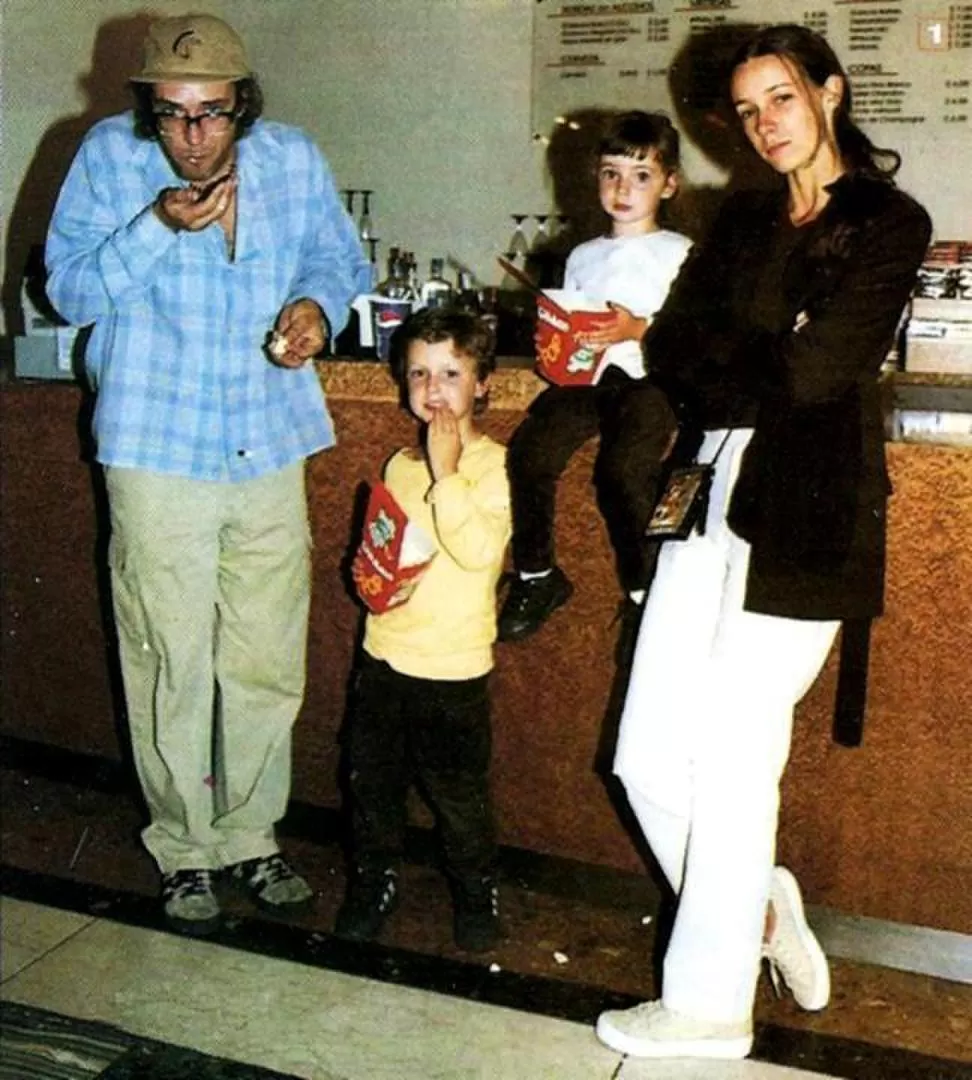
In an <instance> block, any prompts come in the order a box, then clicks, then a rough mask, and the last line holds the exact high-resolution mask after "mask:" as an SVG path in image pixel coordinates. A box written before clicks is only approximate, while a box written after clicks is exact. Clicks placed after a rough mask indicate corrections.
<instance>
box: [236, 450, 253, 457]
mask: <svg viewBox="0 0 972 1080" xmlns="http://www.w3.org/2000/svg"><path fill="white" fill-rule="evenodd" d="M236 456H237V457H242V458H247V457H249V456H250V451H249V450H237V451H236Z"/></svg>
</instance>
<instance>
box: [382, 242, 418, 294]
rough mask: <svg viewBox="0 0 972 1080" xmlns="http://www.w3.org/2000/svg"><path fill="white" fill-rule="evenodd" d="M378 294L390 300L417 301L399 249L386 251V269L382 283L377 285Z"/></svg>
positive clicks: (393, 248) (404, 259)
mask: <svg viewBox="0 0 972 1080" xmlns="http://www.w3.org/2000/svg"><path fill="white" fill-rule="evenodd" d="M378 293H379V295H381V296H387V297H388V298H389V299H390V300H409V301H415V300H417V299H418V296H417V295H416V292H415V289H414V287H413V286H412V283H411V282H410V281H409V273H408V264H407V261H406V258H405V255H403V254H402V252H401V249H399V248H397V247H392V248H389V249H388V269H387V272H386V275H385V278H384V280H383V281H381V282H380V283H379V285H378Z"/></svg>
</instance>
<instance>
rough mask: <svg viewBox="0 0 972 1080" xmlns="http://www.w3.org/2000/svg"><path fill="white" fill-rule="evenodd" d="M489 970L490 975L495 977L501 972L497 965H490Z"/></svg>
mask: <svg viewBox="0 0 972 1080" xmlns="http://www.w3.org/2000/svg"><path fill="white" fill-rule="evenodd" d="M489 970H490V973H491V974H493V975H496V974H498V973H499V972H500V971H502V970H503V969H502V968H501V967H500V966H499V964H490V965H489Z"/></svg>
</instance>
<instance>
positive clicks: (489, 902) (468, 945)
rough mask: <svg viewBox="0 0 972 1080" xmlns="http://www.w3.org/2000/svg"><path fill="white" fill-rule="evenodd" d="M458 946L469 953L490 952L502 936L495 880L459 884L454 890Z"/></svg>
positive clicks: (486, 879) (455, 928) (488, 878)
mask: <svg viewBox="0 0 972 1080" xmlns="http://www.w3.org/2000/svg"><path fill="white" fill-rule="evenodd" d="M454 895H455V923H454V927H453V931H454V937H455V941H456V944H457V945H458V946H459V948H460V949H462V950H464V951H465V952H488V951H489V950H490V949H492V948H495V947H496V945H498V944H499V941H500V938H501V936H502V933H501V929H500V915H499V888H498V887H497V885H496V881H495V879H494V878H491V877H484V878H479V879H478V880H475V881H463V882H457V883H456V885H455V887H454Z"/></svg>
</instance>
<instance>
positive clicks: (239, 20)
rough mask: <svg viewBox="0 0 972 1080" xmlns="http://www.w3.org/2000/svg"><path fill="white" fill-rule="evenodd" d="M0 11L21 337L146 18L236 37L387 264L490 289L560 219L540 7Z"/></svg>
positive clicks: (11, 278)
mask: <svg viewBox="0 0 972 1080" xmlns="http://www.w3.org/2000/svg"><path fill="white" fill-rule="evenodd" d="M0 4H2V6H0V38H2V42H0V46H2V51H0V62H2V84H3V98H2V108H3V115H2V133H3V143H2V153H0V216H2V219H3V222H4V226H5V230H6V234H7V237H6V243H5V251H4V254H3V260H4V261H3V265H4V268H5V269H4V276H5V283H4V313H5V316H6V321H7V322H10V323H12V326H13V327H14V328H15V327H16V325H17V321H18V320H17V318H15V317H14V313H15V312H16V310H17V306H18V298H17V295H18V287H19V276H20V273H21V267H22V265H23V261H24V257H25V255H26V252H27V249H28V248H29V246H30V244H31V243H36V242H39V241H41V240H42V239H43V236H44V232H45V228H46V223H47V219H48V216H49V213H50V209H51V207H52V205H53V200H54V197H55V195H56V192H57V188H58V186H59V184H60V180H61V178H62V176H63V173H64V171H65V169H66V168H67V165H68V162H69V161H70V159H71V157H72V155H73V153H74V150H75V149H76V147H77V144H78V141H79V139H80V137H81V135H82V134H83V132H84V131H85V130H86V129H87V128H88V127H89V126H90V124H91V123H92V122H93V121H94V119H96V118H98V117H101V116H105V115H107V114H109V113H111V112H115V111H117V110H118V109H120V108H122V107H124V105H125V104H126V102H127V90H126V85H125V79H126V76H127V75H128V73H130V72H131V70H133V68H134V66H135V62H136V61H135V56H136V53H137V48H136V46H137V43H138V42H139V41H140V40H141V37H142V28H143V27H144V23H145V19H146V17H147V14H148V12H149V11H151V12H154V13H157V14H173V13H181V12H183V11H185V10H191V9H193V8H194V7H195V8H203V9H205V10H208V11H211V12H212V13H214V14H218V15H223V16H224V17H227V18H229V19H230V20H231V21H232V22H233V23H234V24H235V25H236V26H237V28H238V29H239V30H240V31H241V33H242V34H243V35H244V37H245V38H246V39H247V42H248V45H249V49H250V52H251V58H252V62H253V65H254V67H255V68H256V70H257V71H258V72H259V74H260V76H261V79H262V81H263V83H264V87H265V90H266V93H267V99H268V102H269V109H268V113H269V114H270V115H272V116H273V117H275V118H278V119H281V120H288V121H291V122H294V123H298V124H301V125H303V126H305V127H306V128H307V129H308V130H309V131H310V132H311V133H312V134H313V135H314V136H315V137H316V138H317V139H318V141H319V143H320V145H321V146H322V148H323V149H324V151H325V153H326V154H327V156H328V158H329V159H330V161H331V164H332V166H333V169H334V172H335V176H336V178H337V182H338V185H339V186H341V187H356V188H365V187H367V188H372V189H374V191H375V196H374V200H375V214H374V217H375V226H376V232H377V234H378V235H379V236H380V237H381V239H382V241H383V245H382V247H381V249H380V251H379V261H383V255H384V252H385V250H386V246H387V244H388V243H390V242H391V243H399V244H401V245H403V246H405V247H408V248H412V249H413V250H415V251H416V252H417V254H418V257H419V265H420V267H421V268H422V269H423V270H424V269H425V268H426V267H427V265H428V259H429V257H431V256H433V255H438V254H442V255H446V256H448V255H452V256H454V257H455V258H456V259H458V260H459V261H460V262H463V263H465V264H467V265H469V266H470V267H471V268H472V269H473V270H474V271H475V272H476V273H477V274H478V275H479V276H480V277H481V278H482V279H483V280H484V281H487V282H495V281H497V280H498V277H499V274H498V269H497V267H496V264H495V260H494V256H495V255H496V254H497V253H499V252H501V251H503V250H504V249H505V247H506V243H507V240H508V238H509V235H510V232H511V228H512V224H511V221H510V217H509V215H510V214H511V213H512V212H523V213H539V212H546V211H549V210H551V209H552V206H551V201H552V194H551V186H550V183H549V179H548V177H547V174H546V165H545V160H544V150H543V147H542V146H540V145H539V144H537V143H534V142H533V141H532V137H531V131H530V112H531V110H530V104H531V102H530V94H531V91H530V85H531V40H532V14H533V9H534V6H535V5H534V0H207V2H206V3H202V4H191V3H188V0H156V2H155V3H153V4H152V5H151V7H150V8H149V7H145V8H142V9H139V8H137V7H134V6H133V5H131V4H126V3H123V2H121V0H72V2H70V3H69V2H67V0H56V2H55V3H53V4H47V3H39V2H38V0H0ZM818 6H819V7H827V8H831V7H835V6H836V0H822V2H821V4H819V5H818ZM648 104H649V105H655V106H657V105H658V104H660V103H648ZM908 137H909V136H908V132H907V131H906V130H902V132H901V134H900V138H899V139H898V140H897V142H898V145H899V148H900V149H901V150H902V151H903V152H904V157H905V165H904V168H903V170H902V173H901V181H902V184H903V186H905V187H906V188H908V189H909V190H912V191H913V192H914V193H915V194H916V195H918V197H919V198H921V199H922V200H923V201H924V202H925V203H926V204H927V205H928V206H929V207H930V209H931V210H932V212H933V215H934V216H936V217H937V218H939V219H940V220H941V221H942V227H943V228H944V229H945V232H944V234H943V235H945V236H946V237H947V238H954V237H955V236H956V235H957V233H958V231H959V227H960V226H962V227H963V228H965V231H966V232H967V210H966V209H965V208H964V207H963V200H962V192H961V191H960V190H955V191H952V192H946V191H940V190H938V186H937V183H936V175H935V170H934V169H931V168H928V158H927V154H925V155H919V154H917V153H916V154H914V155H912V156H911V157H910V158H909V154H908ZM941 152H942V153H947V148H945V147H942V148H941ZM686 159H687V167H688V168H687V171H688V180H689V181H693V180H694V181H695V182H696V183H712V182H713V177H714V174H713V173H712V172H711V170H710V171H708V172H707V171H705V167H704V165H703V162H702V161H701V159H700V158H699V156H698V155H697V154H694V153H693V150H692V147H691V146H689V147H687V153H686ZM716 178H717V177H716ZM0 332H2V327H0Z"/></svg>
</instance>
